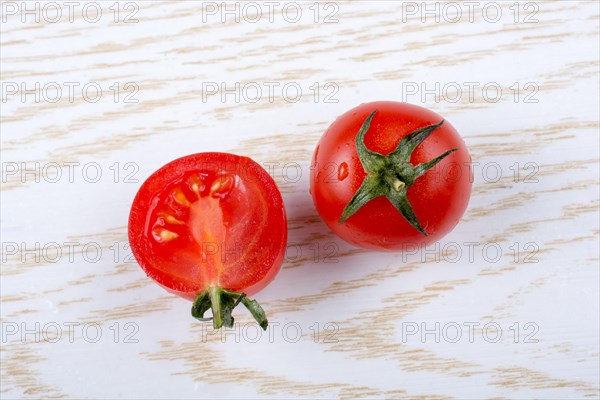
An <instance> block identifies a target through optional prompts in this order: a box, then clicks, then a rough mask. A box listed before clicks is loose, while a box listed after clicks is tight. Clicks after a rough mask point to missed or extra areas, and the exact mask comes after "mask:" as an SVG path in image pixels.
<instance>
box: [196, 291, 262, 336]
mask: <svg viewBox="0 0 600 400" xmlns="http://www.w3.org/2000/svg"><path fill="white" fill-rule="evenodd" d="M240 303H242V304H243V305H244V306H245V307H246V308H247V309H248V311H250V314H252V316H253V317H254V319H255V320H256V322H258V324H259V325H260V327H261V328H263V330H267V326H268V325H269V322H268V321H267V316H266V315H265V311H264V310H263V309H262V307H261V306H260V304H258V302H257V301H256V300H250V299H249V298H248V297H246V294H245V293H238V292H231V291H229V290H225V289H223V288H221V287H218V286H213V287H210V288H209V289H207V290H205V291H203V292H202V293H200V294H199V295H198V297H196V300H194V304H192V317H194V318H196V319H197V320H199V321H211V320H212V322H213V328H215V329H219V328H221V327H223V326H225V327H227V328H232V327H233V321H234V318H233V316H232V315H231V312H232V311H233V309H234V308H235V307H237V306H238V304H240ZM209 309H211V310H212V314H213V316H212V318H204V313H205V312H206V311H208V310H209Z"/></svg>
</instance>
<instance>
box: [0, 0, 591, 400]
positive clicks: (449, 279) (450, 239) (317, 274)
mask: <svg viewBox="0 0 600 400" xmlns="http://www.w3.org/2000/svg"><path fill="white" fill-rule="evenodd" d="M219 3H220V2H219ZM38 4H39V7H40V8H39V12H38V15H39V17H38V18H39V19H40V21H39V22H36V21H35V18H36V16H35V11H34V14H33V15H30V14H27V13H23V9H22V7H23V6H22V5H21V3H20V2H17V3H14V2H4V3H3V4H2V25H1V27H2V31H1V33H2V38H1V46H2V47H1V52H2V54H1V55H2V61H1V78H2V85H3V86H2V96H3V99H2V103H1V107H2V153H1V154H2V191H1V195H2V198H1V204H2V216H1V225H2V232H1V233H2V284H1V292H2V314H1V320H2V351H1V366H2V385H1V396H2V398H40V397H64V398H298V397H307V398H335V397H344V398H355V397H356V398H358V397H361V398H362V397H368V398H399V397H410V398H452V397H456V398H499V397H513V398H514V397H519V398H526V397H536V398H598V396H599V373H600V368H599V357H600V354H599V322H598V319H599V317H598V313H599V274H598V271H599V268H598V266H599V250H598V249H599V232H600V231H599V229H600V228H599V211H598V207H599V201H598V198H599V192H598V190H599V189H598V188H599V182H598V181H599V135H598V131H599V126H598V124H599V122H598V121H599V107H600V104H599V94H598V93H599V91H598V89H599V59H600V57H599V54H598V52H599V48H600V44H599V35H600V33H599V3H598V2H597V1H589V2H579V1H553V2H520V3H514V2H512V1H511V2H497V3H493V4H491V5H489V4H488V3H484V2H480V3H475V5H474V6H472V7H474V8H473V12H472V16H473V18H472V19H471V18H470V16H471V13H470V12H469V8H468V6H467V5H465V4H463V3H450V4H449V3H428V4H427V5H424V4H422V3H420V2H415V3H401V2H393V1H381V2H378V1H372V2H371V1H362V2H329V3H325V2H322V3H319V4H316V5H315V3H314V2H312V1H311V2H302V3H301V4H300V7H301V14H297V12H296V11H294V9H295V5H294V4H290V3H287V2H278V3H276V4H275V8H274V12H273V13H270V12H269V8H268V7H270V6H269V5H268V4H267V3H264V2H258V3H252V4H251V5H248V4H247V3H237V4H238V5H237V7H239V8H238V11H237V17H236V15H235V14H236V11H235V7H236V3H228V5H227V6H225V7H229V8H224V7H223V6H222V5H219V4H218V3H211V2H207V3H202V2H199V1H185V2H183V1H182V2H152V3H151V2H139V1H138V2H129V3H127V2H120V3H116V5H114V4H113V2H107V3H93V4H91V5H88V3H84V2H75V6H74V7H75V8H74V18H73V20H72V21H71V20H70V19H69V15H68V7H69V6H68V5H66V4H65V3H62V2H58V4H59V5H60V6H61V13H62V14H61V15H62V17H61V18H60V19H59V20H58V21H57V22H54V20H55V19H56V15H57V14H56V10H55V9H53V7H54V6H53V5H48V4H47V3H38ZM55 4H56V3H55ZM215 4H216V5H217V6H218V7H215ZM436 4H437V7H439V8H438V11H437V16H436V12H435V9H434V7H436ZM98 5H99V6H100V7H101V9H102V15H101V16H98V17H96V14H95V9H96V6H98ZM256 5H257V6H256ZM27 6H28V7H30V8H31V9H34V7H35V3H29V4H28V5H27ZM257 7H258V8H257ZM284 7H286V8H285V11H282V10H283V9H284ZM426 7H429V8H426ZM457 7H458V9H460V10H461V12H462V17H461V18H459V20H455V17H456V14H453V13H454V12H455V11H456V9H457ZM498 7H499V9H500V11H501V14H500V15H499V18H498V21H495V20H496V18H497V17H496V16H497V15H498V14H497V8H498ZM84 8H85V12H86V13H85V18H84V15H83V14H82V13H83V9H84ZM226 9H228V10H234V11H233V12H234V14H231V15H224V14H225V10H226ZM257 9H260V10H261V11H262V15H261V16H260V18H259V19H258V20H257V19H256V18H257V14H256V10H257ZM431 9H433V10H434V12H433V14H430V13H428V12H427V10H431ZM34 10H35V9H34ZM115 10H118V11H119V13H118V14H116V12H115ZM316 10H319V14H318V15H317V16H316V14H315V11H316ZM517 11H518V13H517ZM222 16H223V17H224V18H225V21H222V20H221V18H222ZM298 16H299V17H300V18H299V20H298V21H296V22H294V20H295V19H297V17H298ZM315 16H316V20H317V21H316V22H315ZM236 18H238V19H239V22H238V21H236ZM436 18H437V19H438V20H437V21H436ZM23 19H25V22H23ZM95 19H98V20H97V21H94V20H95ZM115 19H116V22H115ZM236 83H239V85H240V86H239V90H236ZM475 84H476V86H475ZM22 85H24V86H22ZM36 85H39V87H38V88H37V89H36ZM69 85H71V86H70V87H72V88H73V96H72V98H69V90H68V87H69ZM213 85H216V86H217V87H220V86H221V85H223V86H224V88H226V89H228V91H226V92H225V93H221V92H220V93H217V94H215V90H213V88H214V86H213ZM269 85H271V87H273V96H272V97H271V98H269V93H268V88H269ZM284 85H287V86H285V87H286V90H287V92H285V93H283V92H282V89H283V86H284ZM436 85H438V86H436ZM469 85H471V87H473V90H472V96H469V89H468V88H469ZM57 86H58V87H60V88H61V89H62V93H60V94H59V93H58V92H57V91H56V87H57ZM257 86H258V87H259V88H261V89H262V95H260V96H259V95H257V92H256V87H257ZM84 87H85V90H83V88H84ZM484 87H485V90H484V89H483V88H484ZM16 88H18V90H17V89H16ZM117 88H118V94H119V96H118V98H117V97H116V93H117ZM317 88H318V92H317ZM498 88H500V89H501V91H502V93H501V95H498V93H497V89H498ZM23 89H24V91H23ZM98 89H99V90H100V93H101V94H102V96H101V98H99V99H97V98H96V91H97V90H98ZM219 90H220V89H219ZM298 91H300V93H301V96H300V98H299V99H297V98H296V95H297V94H298ZM415 92H416V93H415ZM236 93H237V96H238V97H239V98H237V99H236ZM221 94H223V96H224V98H222V97H221ZM36 96H38V98H36ZM423 97H424V98H423ZM384 99H389V100H405V101H408V102H411V103H416V104H422V105H425V106H426V107H429V108H431V109H433V110H435V111H436V112H438V113H440V114H441V115H443V116H444V117H446V118H447V119H448V120H449V121H451V122H452V123H453V125H454V126H455V127H456V128H457V129H458V130H459V132H461V134H462V135H463V137H464V138H465V141H466V143H467V145H468V147H469V149H470V151H471V154H472V157H473V160H474V162H476V163H478V164H476V165H475V166H474V176H475V181H474V190H473V194H472V198H471V202H470V204H469V208H468V210H467V212H466V214H465V216H464V218H463V221H462V222H461V223H460V224H459V226H458V227H457V228H456V229H455V230H454V231H453V232H452V233H451V234H450V235H448V236H447V237H446V238H445V239H444V240H443V241H442V242H441V243H440V244H439V245H438V246H437V247H436V246H432V247H431V248H429V249H427V251H421V252H416V253H412V254H404V255H402V254H394V253H391V254H387V253H385V254H381V253H375V252H367V251H360V250H357V249H354V248H352V247H351V246H349V245H348V244H345V243H344V242H342V241H341V240H340V239H338V238H337V237H335V236H334V235H333V234H332V233H331V232H329V231H328V229H327V227H326V226H325V225H324V224H323V223H322V222H321V221H320V219H319V218H318V216H317V215H316V212H315V209H314V207H313V205H312V201H311V199H310V196H309V194H308V180H309V179H308V175H309V162H310V158H311V154H312V151H313V149H314V147H315V145H316V142H317V140H318V139H319V137H320V135H322V133H323V132H324V130H325V129H326V128H327V126H328V125H329V124H330V123H331V122H332V121H333V120H334V119H335V118H336V117H337V116H338V115H340V114H341V113H343V112H344V111H346V110H348V109H350V108H352V107H354V106H356V105H358V104H360V103H362V102H367V101H374V100H384ZM296 100H297V101H296ZM201 151H226V152H233V153H238V154H245V155H248V156H250V157H252V158H254V159H255V160H256V161H258V162H260V163H261V164H263V165H270V166H272V172H273V175H274V177H275V179H276V180H277V182H278V184H279V186H280V188H281V191H282V193H283V197H284V201H285V203H286V207H287V213H288V219H289V244H290V247H289V250H290V251H289V252H288V255H287V258H286V262H285V263H284V265H283V268H282V270H281V272H280V273H279V275H278V276H277V278H276V279H275V281H273V283H272V284H271V285H270V286H269V287H268V288H267V289H265V290H264V291H262V292H261V293H259V294H258V295H257V296H256V298H257V299H258V300H259V301H260V302H261V303H262V304H263V306H264V308H265V309H266V310H267V312H268V315H269V319H270V322H271V324H272V326H273V330H271V331H270V334H267V333H265V334H263V335H262V336H260V337H256V334H257V331H256V330H255V329H254V325H253V324H252V321H251V318H250V317H249V315H247V314H245V313H244V312H243V311H242V310H239V311H238V312H237V315H236V318H238V321H239V322H240V324H241V325H239V326H238V328H237V329H236V330H231V331H229V332H227V333H226V334H225V335H224V336H222V335H221V334H215V333H214V332H212V331H211V329H210V328H207V326H206V325H203V324H201V323H198V322H196V321H194V320H193V319H192V318H191V317H190V316H189V307H190V303H188V302H187V301H185V300H182V299H179V298H177V297H174V296H172V295H170V294H168V293H166V292H165V291H164V290H162V289H161V288H160V287H158V286H157V285H156V284H154V283H153V282H152V281H151V280H150V279H148V278H146V276H145V275H144V273H143V272H142V270H141V269H140V268H139V267H138V265H137V264H136V263H135V262H132V260H131V256H130V252H129V251H128V248H127V226H126V225H127V217H128V212H129V207H130V205H131V201H132V199H133V196H134V195H135V193H136V191H137V189H138V187H139V185H140V184H141V182H142V181H143V180H144V179H145V178H146V177H147V176H148V175H149V174H150V173H152V172H153V171H154V170H156V169H157V168H159V167H160V166H162V165H163V164H165V163H166V162H168V161H170V160H172V159H174V158H177V157H180V156H183V155H186V154H190V153H194V152H201ZM31 171H33V172H31ZM69 172H71V173H72V174H71V176H69ZM98 172H100V173H101V176H99V177H97V176H96V174H97V173H98ZM517 172H518V173H517ZM471 252H472V253H471ZM497 252H499V253H497ZM436 324H438V325H436ZM470 326H471V327H472V331H470V329H471V328H469V327H470ZM517 326H518V329H517ZM436 327H437V328H436ZM498 328H500V329H501V331H499V330H498ZM413 331H417V332H416V333H413ZM436 331H437V337H436ZM459 331H460V333H461V336H460V338H458V339H457V338H456V334H457V332H459ZM423 333H424V336H422V334H423ZM469 333H471V334H472V336H473V337H472V338H471V337H470V336H469Z"/></svg>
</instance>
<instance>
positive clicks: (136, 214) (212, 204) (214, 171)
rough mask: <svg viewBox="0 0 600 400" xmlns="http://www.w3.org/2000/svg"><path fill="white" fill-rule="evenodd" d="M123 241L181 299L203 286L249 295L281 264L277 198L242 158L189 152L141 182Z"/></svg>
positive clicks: (283, 229) (283, 233)
mask: <svg viewBox="0 0 600 400" xmlns="http://www.w3.org/2000/svg"><path fill="white" fill-rule="evenodd" d="M129 240H130V243H131V247H132V249H133V254H134V256H135V258H136V259H137V260H138V262H139V264H140V266H141V267H142V268H143V269H144V271H145V272H146V273H147V274H148V276H150V277H151V278H152V279H154V280H155V281H156V282H158V283H159V284H160V285H162V286H163V287H165V288H166V289H167V290H169V291H170V292H173V293H175V294H177V295H179V296H181V297H184V298H187V299H190V300H194V299H195V298H196V297H197V296H198V294H199V293H201V292H202V291H204V290H206V289H208V288H210V287H221V288H223V289H227V290H231V291H236V292H244V293H246V294H252V293H256V292H257V291H259V290H260V289H262V288H263V287H264V286H266V285H267V284H268V283H269V282H270V281H271V280H272V279H273V278H274V276H275V275H276V273H277V272H278V271H279V269H280V267H281V263H282V260H283V255H284V251H285V246H286V240H287V224H286V216H285V209H284V206H283V200H282V198H281V194H280V193H279V190H278V189H277V186H276V184H275V182H274V181H273V179H272V178H271V177H270V176H269V175H268V173H267V172H266V171H265V170H264V169H263V168H262V167H261V166H260V165H258V164H256V163H255V162H254V161H252V160H250V159H249V158H246V157H239V156H236V155H232V154H226V153H199V154H193V155H190V156H187V157H182V158H180V159H177V160H175V161H172V162H171V163H169V164H167V165H165V166H164V167H162V168H161V169H159V170H158V171H156V172H155V173H154V174H152V176H150V177H149V178H148V180H147V181H146V182H144V184H143V185H142V187H141V188H140V190H139V192H138V194H137V195H136V198H135V200H134V203H133V206H132V209H131V213H130V219H129Z"/></svg>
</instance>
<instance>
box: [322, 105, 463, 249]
mask: <svg viewBox="0 0 600 400" xmlns="http://www.w3.org/2000/svg"><path fill="white" fill-rule="evenodd" d="M359 153H360V154H359ZM471 185H472V171H471V157H470V156H469V152H468V150H467V148H466V146H465V144H464V142H463V140H462V139H461V137H460V135H459V134H458V132H457V131H456V129H454V127H453V126H452V125H451V124H450V123H449V122H448V121H444V119H443V118H442V117H441V116H439V115H438V114H436V113H434V112H432V111H430V110H428V109H425V108H423V107H419V106H415V105H411V104H406V103H398V102H392V101H380V102H373V103H366V104H361V105H360V106H358V107H356V108H354V109H352V110H350V111H348V112H346V113H345V114H343V115H341V116H340V117H338V118H337V119H336V120H335V121H334V122H333V124H331V126H329V128H328V129H327V131H326V132H325V133H324V135H323V136H322V138H321V140H320V141H319V144H318V145H317V148H316V150H315V152H314V155H313V160H312V166H311V179H310V191H311V194H312V198H313V201H314V204H315V207H316V209H317V211H318V213H319V214H320V216H321V218H322V219H323V220H324V221H325V223H326V224H327V225H328V226H329V228H330V229H331V230H332V231H333V232H335V233H336V234H337V235H338V236H340V237H341V238H342V239H344V240H346V241H348V242H349V243H352V244H354V245H356V246H359V247H363V248H366V249H376V250H389V251H398V250H411V249H415V247H418V246H424V245H427V244H430V243H433V242H435V241H437V240H439V239H440V238H442V237H443V236H444V235H446V234H447V233H448V232H450V231H451V230H452V229H453V228H454V227H455V226H456V224H457V223H458V221H459V220H460V218H461V216H462V215H463V213H464V211H465V209H466V207H467V204H468V201H469V197H470V194H471Z"/></svg>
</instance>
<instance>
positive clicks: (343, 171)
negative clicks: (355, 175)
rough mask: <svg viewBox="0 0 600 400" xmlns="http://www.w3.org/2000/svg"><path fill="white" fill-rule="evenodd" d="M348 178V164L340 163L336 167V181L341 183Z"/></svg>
mask: <svg viewBox="0 0 600 400" xmlns="http://www.w3.org/2000/svg"><path fill="white" fill-rule="evenodd" d="M347 177H348V164H346V163H345V162H343V163H341V164H340V166H339V167H338V179H339V180H340V181H343V180H344V179H346V178H347Z"/></svg>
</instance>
